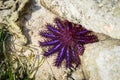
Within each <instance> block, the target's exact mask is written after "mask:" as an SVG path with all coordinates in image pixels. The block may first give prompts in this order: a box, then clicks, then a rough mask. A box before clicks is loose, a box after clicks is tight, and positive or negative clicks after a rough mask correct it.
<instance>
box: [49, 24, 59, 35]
mask: <svg viewBox="0 0 120 80" xmlns="http://www.w3.org/2000/svg"><path fill="white" fill-rule="evenodd" d="M47 28H48V30H49V31H51V32H52V33H55V34H61V33H60V32H59V31H58V30H57V29H56V28H54V27H52V26H51V25H49V24H48V25H47Z"/></svg>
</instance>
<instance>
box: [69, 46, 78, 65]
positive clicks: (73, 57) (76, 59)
mask: <svg viewBox="0 0 120 80" xmlns="http://www.w3.org/2000/svg"><path fill="white" fill-rule="evenodd" d="M71 52H72V53H71V54H72V61H73V63H75V64H76V66H78V65H79V64H80V59H79V55H78V54H76V53H75V51H74V49H73V48H71Z"/></svg>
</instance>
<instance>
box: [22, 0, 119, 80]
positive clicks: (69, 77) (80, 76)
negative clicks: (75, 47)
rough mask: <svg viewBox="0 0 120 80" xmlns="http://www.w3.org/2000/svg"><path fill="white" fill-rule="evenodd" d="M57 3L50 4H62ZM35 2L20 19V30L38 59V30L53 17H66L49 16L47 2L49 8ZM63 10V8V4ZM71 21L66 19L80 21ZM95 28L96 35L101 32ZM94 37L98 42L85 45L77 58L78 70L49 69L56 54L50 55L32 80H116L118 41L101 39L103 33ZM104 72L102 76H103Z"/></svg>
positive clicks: (40, 52) (52, 19) (40, 49)
mask: <svg viewBox="0 0 120 80" xmlns="http://www.w3.org/2000/svg"><path fill="white" fill-rule="evenodd" d="M43 1H45V0H43ZM48 1H50V0H48ZM57 1H58V0H56V1H55V0H53V4H54V3H56V4H61V5H64V4H65V3H57ZM58 2H59V1H58ZM38 3H39V2H37V3H34V4H33V5H32V6H31V14H28V15H26V16H25V18H24V19H23V22H25V23H24V24H25V25H24V27H25V29H24V30H25V32H26V34H28V35H29V37H28V39H29V42H30V46H32V47H35V48H36V49H37V50H38V51H39V55H40V56H42V53H43V51H44V49H43V48H40V47H39V44H38V41H39V40H40V41H41V40H43V38H41V37H40V36H39V31H40V30H45V24H46V23H51V24H54V18H55V17H59V16H61V17H64V18H65V19H69V18H68V17H67V16H65V15H62V14H59V13H58V14H57V15H54V14H53V13H54V12H53V10H54V7H52V8H51V9H53V10H50V6H49V4H50V3H49V4H48V3H47V1H46V3H47V4H48V6H49V8H47V9H46V8H44V7H42V6H41V5H40V4H39V5H38ZM68 3H69V2H68ZM78 3H79V2H78ZM78 3H77V4H78ZM55 6H57V5H55ZM64 7H66V6H65V5H64ZM64 7H63V8H64ZM49 10H50V11H49ZM71 11H72V10H71ZM86 11H87V10H86ZM73 12H74V10H73ZM67 15H71V12H69V14H67ZM83 15H85V14H83ZM83 18H84V17H83ZM83 18H82V19H83ZM74 19H75V18H73V17H72V18H71V19H69V20H70V21H73V22H77V20H80V19H77V20H74ZM24 20H25V21H24ZM98 20H99V19H98ZM86 21H87V20H86ZM94 24H95V23H94ZM95 25H97V24H95ZM102 27H103V26H102ZM86 28H87V27H86ZM90 28H91V27H90ZM90 28H89V29H90ZM94 28H95V27H94ZM95 29H96V30H93V31H95V32H99V30H101V29H99V28H98V26H97V27H96V28H95ZM97 29H99V30H97ZM103 30H104V29H102V30H101V31H103ZM110 32H111V31H110ZM101 33H102V32H101ZM95 34H96V35H97V36H98V38H99V40H100V41H99V42H97V43H94V44H88V45H86V46H85V47H86V50H85V53H84V55H83V56H81V59H82V65H81V66H80V67H78V68H77V69H76V70H74V69H72V70H69V69H66V68H64V67H63V66H62V67H61V68H56V67H55V66H53V62H54V61H53V60H54V58H55V56H56V55H55V56H54V55H53V56H52V57H49V58H47V59H46V58H45V61H44V63H43V64H42V65H41V67H40V68H39V70H38V72H37V75H36V79H37V80H48V79H51V80H60V79H61V80H84V79H86V80H113V79H115V80H117V79H119V73H120V72H119V71H120V70H119V66H120V65H119V62H120V58H119V56H120V55H119V53H120V51H119V49H120V47H119V43H120V41H119V40H115V39H112V38H110V37H108V36H105V35H104V34H98V33H95ZM96 46H97V47H96ZM63 64H64V63H63ZM110 65H111V66H110ZM106 68H107V69H106ZM104 73H106V74H105V75H104ZM112 74H114V75H112Z"/></svg>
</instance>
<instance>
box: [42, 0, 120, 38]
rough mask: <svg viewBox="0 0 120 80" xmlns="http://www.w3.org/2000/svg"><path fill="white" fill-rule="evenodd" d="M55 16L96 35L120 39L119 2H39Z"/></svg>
mask: <svg viewBox="0 0 120 80" xmlns="http://www.w3.org/2000/svg"><path fill="white" fill-rule="evenodd" d="M40 2H41V4H42V6H44V7H45V8H46V9H48V10H50V11H51V12H53V13H54V14H56V15H57V16H61V17H63V18H65V19H67V20H69V21H72V22H76V23H80V24H82V25H83V26H84V27H85V28H87V29H89V30H92V31H94V32H97V33H104V34H106V35H108V36H110V37H112V38H116V39H120V35H119V34H120V27H119V26H120V1H119V0H40Z"/></svg>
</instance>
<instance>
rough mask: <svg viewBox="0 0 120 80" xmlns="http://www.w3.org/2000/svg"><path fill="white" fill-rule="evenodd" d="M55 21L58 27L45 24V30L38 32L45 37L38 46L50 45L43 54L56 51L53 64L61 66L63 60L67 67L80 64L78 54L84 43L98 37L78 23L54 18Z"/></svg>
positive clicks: (80, 53)
mask: <svg viewBox="0 0 120 80" xmlns="http://www.w3.org/2000/svg"><path fill="white" fill-rule="evenodd" d="M55 23H56V24H57V27H58V28H55V27H53V26H52V25H50V24H47V25H46V27H47V31H41V32H40V35H41V36H43V37H45V38H46V40H45V41H43V42H41V41H39V43H40V46H42V47H47V46H50V47H49V48H48V50H47V51H46V52H45V53H44V54H43V55H44V56H46V57H48V56H50V55H52V54H53V53H58V56H57V58H56V60H55V66H57V67H59V66H61V63H62V61H63V60H65V61H66V67H67V68H70V67H72V66H73V65H75V66H76V67H77V66H78V65H79V64H80V58H79V55H82V54H83V52H84V49H85V48H84V45H85V44H88V43H93V42H97V41H98V38H97V37H96V36H95V35H93V34H92V33H91V31H89V30H87V29H85V28H83V27H82V26H81V25H79V24H75V23H72V22H69V21H67V20H64V21H62V20H60V19H59V18H55Z"/></svg>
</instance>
